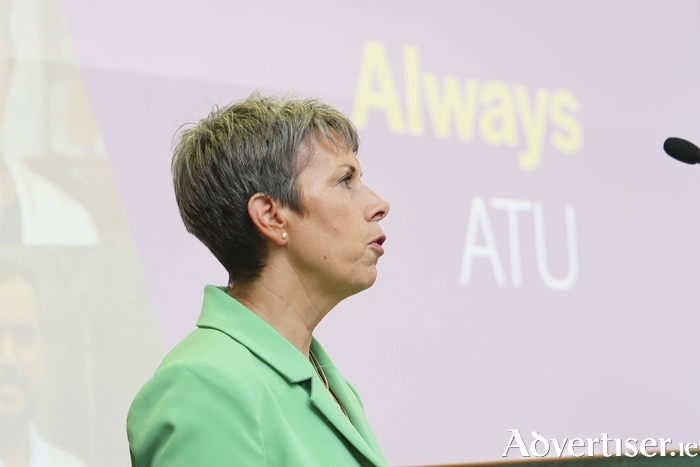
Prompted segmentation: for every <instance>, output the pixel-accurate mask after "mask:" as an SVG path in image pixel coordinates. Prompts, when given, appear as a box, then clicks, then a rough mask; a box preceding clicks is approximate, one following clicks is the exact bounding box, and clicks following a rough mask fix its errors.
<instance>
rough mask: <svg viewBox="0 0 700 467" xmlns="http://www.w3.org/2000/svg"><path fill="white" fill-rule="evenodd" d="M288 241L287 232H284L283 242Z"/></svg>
mask: <svg viewBox="0 0 700 467" xmlns="http://www.w3.org/2000/svg"><path fill="white" fill-rule="evenodd" d="M286 239H287V232H282V240H286Z"/></svg>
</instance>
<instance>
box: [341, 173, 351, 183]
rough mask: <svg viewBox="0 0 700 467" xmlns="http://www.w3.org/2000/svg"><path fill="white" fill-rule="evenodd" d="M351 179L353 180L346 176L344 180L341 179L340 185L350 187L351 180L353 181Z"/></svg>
mask: <svg viewBox="0 0 700 467" xmlns="http://www.w3.org/2000/svg"><path fill="white" fill-rule="evenodd" d="M351 178H352V177H350V175H346V176H345V177H343V178H341V179H340V183H342V184H344V185H346V186H348V185H350V180H351Z"/></svg>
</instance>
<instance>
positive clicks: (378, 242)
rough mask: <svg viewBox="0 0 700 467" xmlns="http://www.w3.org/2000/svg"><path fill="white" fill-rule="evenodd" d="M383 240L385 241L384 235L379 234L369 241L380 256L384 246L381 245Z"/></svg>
mask: <svg viewBox="0 0 700 467" xmlns="http://www.w3.org/2000/svg"><path fill="white" fill-rule="evenodd" d="M385 241H386V236H385V235H381V236H379V237H377V238H375V239H374V240H372V241H371V242H370V244H369V246H371V247H372V248H374V249H375V250H377V251H378V252H379V255H380V256H381V255H383V254H384V248H383V247H382V245H383V244H384V242H385Z"/></svg>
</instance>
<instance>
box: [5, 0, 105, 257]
mask: <svg viewBox="0 0 700 467" xmlns="http://www.w3.org/2000/svg"><path fill="white" fill-rule="evenodd" d="M42 8H44V5H43V4H42V3H41V2H37V1H34V0H22V1H9V0H0V134H1V135H2V138H1V139H2V141H1V143H2V144H1V145H0V243H20V244H24V245H37V246H46V245H56V246H92V245H97V244H98V243H99V242H100V236H99V235H98V231H97V228H96V226H95V223H94V221H93V219H92V218H91V216H90V214H89V213H88V210H87V209H86V208H85V207H84V206H83V205H82V204H81V203H80V202H78V201H77V200H76V199H75V198H74V197H73V196H71V195H70V194H69V193H68V190H66V188H68V187H62V188H60V187H59V186H58V185H57V184H56V183H55V182H53V181H50V180H49V179H48V178H47V177H46V176H45V175H44V174H39V173H37V171H35V170H33V169H32V168H30V166H29V164H27V163H26V161H29V160H39V161H42V160H44V161H46V160H51V159H54V160H55V159H57V158H60V157H64V158H66V154H69V156H70V157H71V158H72V160H73V161H75V160H78V159H79V157H80V156H82V155H84V154H85V153H87V152H89V151H87V149H86V148H85V146H86V145H85V144H82V141H80V140H81V136H82V134H79V136H78V137H77V138H73V139H77V140H78V141H77V142H75V141H73V140H72V139H71V136H72V133H71V131H70V129H67V128H68V126H69V125H68V123H71V122H68V123H67V120H69V119H70V116H74V115H76V114H77V115H78V117H77V119H78V120H81V121H80V122H79V124H78V125H73V126H74V127H77V128H88V129H91V128H94V122H93V118H92V116H91V115H90V114H89V113H88V114H87V115H86V113H85V112H82V113H81V112H80V111H77V113H76V110H75V109H81V108H84V107H85V105H82V107H81V102H82V101H81V100H80V99H76V98H73V99H72V100H71V98H70V96H72V95H75V94H76V92H73V94H70V92H69V91H70V90H71V89H73V88H74V87H75V86H73V88H72V87H71V86H70V85H71V84H72V81H71V79H72V76H71V75H70V73H66V72H65V68H66V67H65V66H63V68H61V66H60V65H54V68H55V69H50V65H49V64H47V63H46V62H47V57H46V52H45V49H46V46H45V42H46V35H47V34H48V31H47V30H46V28H45V26H46V24H44V23H45V22H46V21H44V22H43V23H42ZM45 16H46V15H45ZM69 68H70V67H69ZM61 71H63V72H61ZM73 81H74V80H73ZM78 94H79V93H78ZM66 109H69V110H71V112H72V113H71V112H68V111H66ZM75 118H76V117H73V119H74V120H75ZM82 120H88V122H87V123H85V122H83V121H82ZM89 132H90V135H89V136H88V137H86V138H83V139H85V140H90V141H95V140H97V139H98V138H97V136H96V135H95V133H96V132H94V131H89ZM73 133H75V131H73ZM78 133H80V130H78ZM90 138H91V139H90ZM76 148H77V149H76ZM81 149H85V150H83V151H82V152H81ZM76 151H77V152H76ZM93 152H94V151H93ZM76 155H77V156H76ZM66 160H71V159H67V158H66ZM73 184H75V183H73Z"/></svg>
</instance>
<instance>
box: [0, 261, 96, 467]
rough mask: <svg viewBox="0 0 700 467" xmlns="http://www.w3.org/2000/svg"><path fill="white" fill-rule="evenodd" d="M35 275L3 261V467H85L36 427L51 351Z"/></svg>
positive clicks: (0, 425)
mask: <svg viewBox="0 0 700 467" xmlns="http://www.w3.org/2000/svg"><path fill="white" fill-rule="evenodd" d="M37 307H38V303H37V298H36V293H35V290H34V286H33V285H32V282H31V279H30V278H29V275H28V274H26V273H25V272H24V271H23V270H22V269H21V268H20V267H19V266H17V265H16V264H15V263H13V262H11V261H9V260H6V259H2V258H0V466H1V467H13V466H27V467H29V466H31V467H35V466H36V467H38V466H57V467H58V466H76V467H77V466H84V465H85V464H84V463H83V462H82V461H80V460H79V459H78V458H77V457H75V456H73V455H72V454H70V453H68V452H67V451H65V450H63V449H61V448H59V447H57V446H54V445H52V444H51V443H49V442H47V441H46V440H44V439H43V438H42V435H41V433H40V432H39V430H38V429H37V427H36V425H35V423H34V414H35V410H36V407H37V402H38V398H39V392H40V388H41V385H42V383H43V382H44V377H45V362H46V348H45V345H44V342H45V341H44V336H43V333H42V330H41V327H40V324H39V318H38V310H37Z"/></svg>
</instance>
